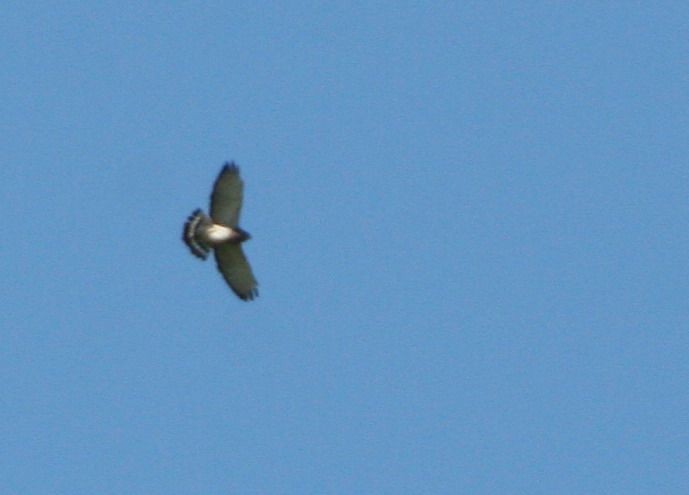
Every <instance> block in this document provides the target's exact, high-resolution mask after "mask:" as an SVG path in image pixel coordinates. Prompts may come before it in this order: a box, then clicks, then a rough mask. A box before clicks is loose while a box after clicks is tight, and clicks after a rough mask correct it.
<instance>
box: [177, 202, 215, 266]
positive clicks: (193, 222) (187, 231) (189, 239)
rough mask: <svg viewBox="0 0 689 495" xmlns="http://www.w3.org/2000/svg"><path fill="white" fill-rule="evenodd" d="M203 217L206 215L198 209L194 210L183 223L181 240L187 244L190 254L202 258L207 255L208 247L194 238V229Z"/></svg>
mask: <svg viewBox="0 0 689 495" xmlns="http://www.w3.org/2000/svg"><path fill="white" fill-rule="evenodd" d="M205 219H206V216H205V215H204V214H203V212H202V211H201V210H200V209H196V210H194V211H193V212H192V213H191V215H189V218H187V221H186V222H185V223H184V232H183V234H182V240H183V241H184V243H185V244H186V245H187V246H189V249H190V250H191V254H193V255H194V256H196V257H198V258H201V259H202V260H205V259H206V258H207V257H208V251H210V248H209V247H208V246H206V245H205V244H203V243H202V242H200V241H199V240H198V239H197V238H196V229H197V228H198V226H199V225H200V224H201V223H203V222H204V220H205Z"/></svg>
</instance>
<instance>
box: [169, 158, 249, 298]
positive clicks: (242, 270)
mask: <svg viewBox="0 0 689 495" xmlns="http://www.w3.org/2000/svg"><path fill="white" fill-rule="evenodd" d="M243 196H244V182H243V181H242V179H241V178H240V176H239V167H238V166H237V165H236V164H235V163H234V162H226V163H225V164H224V165H223V167H222V169H221V170H220V173H219V174H218V177H217V178H216V179H215V183H214V184H213V191H212V192H211V200H210V216H208V215H206V214H205V213H204V212H203V211H202V210H201V209H200V208H197V209H195V210H194V211H193V212H192V213H191V215H189V217H188V218H187V221H186V222H185V223H184V230H183V233H182V240H183V241H184V243H185V244H186V245H187V246H188V247H189V250H190V251H191V254H193V255H194V256H196V257H197V258H199V259H201V260H206V258H207V257H208V253H209V252H210V251H211V249H212V250H213V254H214V255H215V262H216V265H217V267H218V271H220V273H221V274H222V276H223V278H224V279H225V282H227V285H229V286H230V289H232V291H233V292H234V293H235V294H236V295H237V297H239V298H240V299H241V300H242V301H251V300H253V299H254V298H255V297H258V282H257V281H256V278H255V277H254V274H253V272H252V271H251V265H249V262H248V261H247V259H246V256H245V255H244V251H243V250H242V243H244V242H246V241H248V240H249V239H251V235H250V234H249V233H248V232H247V231H245V230H244V229H242V228H241V227H239V213H240V211H241V209H242V199H243Z"/></svg>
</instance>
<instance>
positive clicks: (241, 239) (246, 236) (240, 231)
mask: <svg viewBox="0 0 689 495" xmlns="http://www.w3.org/2000/svg"><path fill="white" fill-rule="evenodd" d="M234 230H235V232H237V233H238V234H239V242H244V241H248V240H249V239H251V234H249V233H248V232H247V231H246V230H244V229H240V228H239V227H235V229H234Z"/></svg>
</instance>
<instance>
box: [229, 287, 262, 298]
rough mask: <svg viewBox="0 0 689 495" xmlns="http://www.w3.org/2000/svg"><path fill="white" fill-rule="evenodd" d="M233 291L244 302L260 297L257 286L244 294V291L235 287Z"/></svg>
mask: <svg viewBox="0 0 689 495" xmlns="http://www.w3.org/2000/svg"><path fill="white" fill-rule="evenodd" d="M233 291H234V293H235V294H236V295H237V297H238V298H239V299H241V300H242V301H244V302H249V301H253V300H254V299H255V298H257V297H258V289H257V288H255V287H254V288H253V289H251V290H250V291H249V292H246V293H244V294H242V293H240V292H238V291H236V290H234V289H233Z"/></svg>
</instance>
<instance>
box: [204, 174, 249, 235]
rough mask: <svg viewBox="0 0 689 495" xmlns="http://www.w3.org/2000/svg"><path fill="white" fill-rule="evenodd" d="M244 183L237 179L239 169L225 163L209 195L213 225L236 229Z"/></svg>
mask: <svg viewBox="0 0 689 495" xmlns="http://www.w3.org/2000/svg"><path fill="white" fill-rule="evenodd" d="M243 190H244V183H243V182H242V179H241V178H240V177H239V167H237V165H235V164H234V163H226V164H225V166H224V167H223V168H222V170H221V171H220V174H219V175H218V178H217V179H215V184H214V185H213V193H212V194H211V212H210V213H211V218H213V221H214V222H215V223H219V224H222V225H226V226H227V227H236V226H237V225H238V224H239V212H240V211H241V209H242V196H243Z"/></svg>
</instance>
